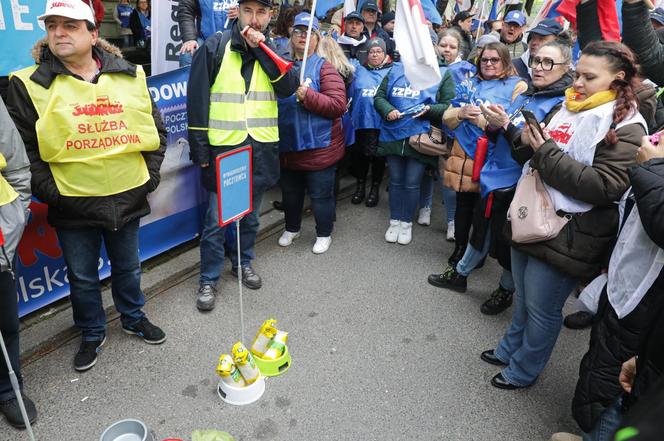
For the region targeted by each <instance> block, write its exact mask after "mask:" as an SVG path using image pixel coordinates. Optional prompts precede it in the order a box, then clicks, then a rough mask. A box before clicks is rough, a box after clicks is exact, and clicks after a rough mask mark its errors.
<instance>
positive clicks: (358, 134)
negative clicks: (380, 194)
mask: <svg viewBox="0 0 664 441" xmlns="http://www.w3.org/2000/svg"><path fill="white" fill-rule="evenodd" d="M379 133H380V132H379V130H376V129H358V130H356V131H355V144H354V145H353V147H352V148H351V149H350V155H351V174H352V175H353V177H354V178H356V179H359V180H362V181H364V180H366V179H367V176H368V175H369V168H370V167H371V182H373V183H375V184H380V182H381V180H382V179H383V175H384V174H385V158H384V157H382V156H376V149H377V148H378V135H379Z"/></svg>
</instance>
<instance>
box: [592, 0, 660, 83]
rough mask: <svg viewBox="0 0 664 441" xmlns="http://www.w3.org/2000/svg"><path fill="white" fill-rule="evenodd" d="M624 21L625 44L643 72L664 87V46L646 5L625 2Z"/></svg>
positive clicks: (623, 7) (623, 8)
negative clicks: (634, 55) (663, 67)
mask: <svg viewBox="0 0 664 441" xmlns="http://www.w3.org/2000/svg"><path fill="white" fill-rule="evenodd" d="M593 1H596V0H593ZM622 20H623V42H624V43H625V44H626V45H627V46H629V47H630V49H632V50H633V51H634V53H635V54H636V57H637V58H638V60H639V64H640V66H641V72H642V73H643V75H644V76H645V77H646V78H648V79H650V80H652V81H654V82H655V83H657V84H658V85H659V86H664V69H662V66H664V44H662V43H661V42H660V41H659V38H658V36H657V33H656V32H655V29H654V28H653V27H652V24H651V23H650V16H649V11H648V8H647V7H646V5H645V3H643V2H639V3H627V2H624V3H623V6H622Z"/></svg>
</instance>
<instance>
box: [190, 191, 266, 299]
mask: <svg viewBox="0 0 664 441" xmlns="http://www.w3.org/2000/svg"><path fill="white" fill-rule="evenodd" d="M262 200H263V193H258V192H254V194H253V206H254V210H253V211H252V212H251V213H249V214H248V215H246V216H245V217H243V218H242V219H241V220H240V260H241V265H242V266H243V267H245V266H249V265H251V261H252V260H253V259H254V245H255V243H256V234H258V225H259V223H258V221H259V217H260V210H261V202H262ZM227 227H230V228H237V227H236V226H235V224H234V223H233V224H229V225H227V226H226V227H220V226H219V208H218V206H217V193H212V192H210V200H209V204H208V209H207V213H206V214H205V224H204V225H203V233H201V275H200V279H199V283H200V285H201V286H202V285H212V286H216V285H217V281H218V280H219V278H220V277H221V272H222V271H223V270H224V259H225V251H224V242H225V239H226V228H227ZM228 248H229V249H230V250H232V251H231V263H232V264H233V267H237V248H236V244H235V243H233V244H230V243H229V244H228Z"/></svg>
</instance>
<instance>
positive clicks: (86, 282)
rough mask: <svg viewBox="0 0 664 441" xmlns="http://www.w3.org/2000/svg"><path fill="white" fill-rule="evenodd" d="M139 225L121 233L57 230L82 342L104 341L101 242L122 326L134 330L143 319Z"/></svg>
mask: <svg viewBox="0 0 664 441" xmlns="http://www.w3.org/2000/svg"><path fill="white" fill-rule="evenodd" d="M138 224H139V220H138V219H135V220H133V221H131V222H129V223H128V224H126V225H125V226H124V227H122V228H121V229H119V230H118V231H109V230H105V229H102V228H71V229H70V228H56V232H57V234H58V240H59V241H60V247H61V248H62V254H63V255H64V258H65V262H66V263H67V277H68V278H69V285H70V290H71V292H70V294H69V299H70V300H71V306H72V312H73V314H74V323H75V324H76V326H77V327H78V328H79V329H80V330H81V334H82V338H83V341H94V340H101V339H103V338H104V335H105V333H106V314H104V307H103V305H102V300H101V283H100V282H99V259H100V252H101V241H102V239H103V240H104V245H105V246H106V253H107V254H108V259H109V260H110V262H111V293H112V294H113V303H115V308H116V309H117V310H118V312H119V313H120V320H121V321H122V326H123V327H125V328H127V327H132V326H134V325H135V324H136V323H138V322H139V321H140V320H141V319H142V318H143V317H144V316H145V314H143V311H141V308H142V307H143V305H144V304H145V296H144V295H143V291H141V264H140V260H139V258H138Z"/></svg>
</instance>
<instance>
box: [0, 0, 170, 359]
mask: <svg viewBox="0 0 664 441" xmlns="http://www.w3.org/2000/svg"><path fill="white" fill-rule="evenodd" d="M81 5H83V6H81ZM39 19H40V20H43V21H44V24H45V26H46V32H47V37H46V38H45V39H44V40H42V41H39V42H37V44H36V45H35V48H34V49H33V55H34V57H35V62H36V63H37V64H36V65H34V66H32V67H28V68H26V69H23V70H20V71H18V72H14V73H13V74H12V76H11V78H10V82H9V91H8V106H7V107H8V110H9V114H10V115H11V117H12V118H13V120H14V123H15V124H16V127H17V128H18V130H19V133H20V134H21V137H22V138H23V142H24V143H25V147H26V151H27V154H28V158H29V159H30V166H31V172H32V193H33V195H34V196H36V197H37V198H38V199H39V200H40V201H42V202H44V203H46V204H48V206H49V210H48V221H49V223H50V224H51V225H53V226H54V227H55V229H56V232H57V234H58V240H59V242H60V246H61V248H62V252H63V254H64V259H65V262H66V263H67V276H68V279H69V284H70V289H71V294H70V300H71V304H72V312H73V314H74V322H75V323H76V325H77V326H78V328H79V329H80V330H81V334H82V339H81V340H82V341H81V345H80V349H79V351H78V353H77V354H76V356H75V357H74V368H75V369H76V370H78V371H84V370H87V369H90V368H91V367H92V366H94V364H95V363H96V362H97V353H98V352H99V351H100V347H101V346H102V345H103V344H104V341H105V339H106V330H105V327H106V317H105V314H104V308H103V305H102V299H101V284H100V283H99V274H98V267H99V262H100V257H101V256H100V248H101V243H102V240H103V242H104V244H105V246H106V252H107V254H108V259H109V260H110V263H111V280H112V292H113V300H114V302H115V306H116V308H117V309H118V311H119V312H120V319H121V321H122V328H123V330H124V331H125V332H127V333H129V334H134V335H137V336H139V337H141V338H142V339H143V340H144V341H145V342H147V343H150V344H160V343H163V342H164V341H165V340H166V336H165V334H164V332H163V331H162V330H161V329H159V328H158V327H156V326H154V325H153V324H152V323H150V321H149V320H148V319H147V318H146V317H145V314H144V313H143V311H142V310H141V309H142V307H143V305H144V304H145V297H144V295H143V292H142V291H141V284H140V282H141V280H140V274H141V267H140V261H139V257H138V228H139V220H140V218H141V217H142V216H145V215H146V214H148V213H149V212H150V206H149V205H148V201H147V198H146V196H147V194H148V193H149V192H151V191H154V190H155V189H156V188H157V186H158V185H159V179H160V175H159V168H160V166H161V163H162V161H163V159H164V150H165V147H166V137H165V133H166V131H165V130H164V128H163V124H162V122H161V116H160V114H159V111H158V110H157V108H156V106H155V105H154V104H153V102H152V99H151V97H150V93H149V92H148V88H147V85H146V81H145V73H144V72H143V70H142V69H141V68H140V67H136V66H134V65H132V64H130V63H128V62H126V61H124V60H123V59H122V58H121V54H120V51H119V50H118V49H117V48H115V47H114V46H111V45H109V44H108V43H105V42H104V41H103V40H100V39H99V38H98V33H97V29H96V28H95V26H94V18H93V17H92V12H91V10H90V8H89V7H87V6H86V5H85V4H83V3H82V2H80V1H78V0H58V1H55V0H51V1H49V2H48V3H47V7H46V13H45V14H43V15H42V16H40V17H39Z"/></svg>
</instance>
